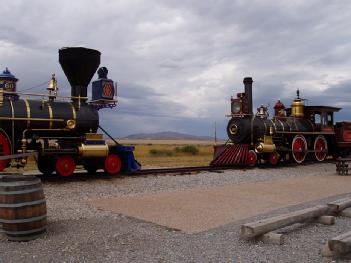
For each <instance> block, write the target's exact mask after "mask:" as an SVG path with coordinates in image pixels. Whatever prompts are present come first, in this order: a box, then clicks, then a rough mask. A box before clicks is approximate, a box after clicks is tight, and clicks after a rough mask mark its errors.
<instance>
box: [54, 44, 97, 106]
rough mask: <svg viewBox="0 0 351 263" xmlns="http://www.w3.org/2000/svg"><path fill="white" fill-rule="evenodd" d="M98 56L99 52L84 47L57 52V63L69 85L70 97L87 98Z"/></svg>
mask: <svg viewBox="0 0 351 263" xmlns="http://www.w3.org/2000/svg"><path fill="white" fill-rule="evenodd" d="M100 55H101V53H100V52H99V51H97V50H94V49H89V48H84V47H65V48H61V49H60V50H59V62H60V64H61V67H62V69H63V72H65V74H66V77H67V79H68V81H69V83H70V84H71V96H73V97H87V87H88V85H89V82H90V80H91V78H92V77H93V76H94V74H95V72H96V70H97V68H98V67H99V65H100ZM73 100H75V99H73Z"/></svg>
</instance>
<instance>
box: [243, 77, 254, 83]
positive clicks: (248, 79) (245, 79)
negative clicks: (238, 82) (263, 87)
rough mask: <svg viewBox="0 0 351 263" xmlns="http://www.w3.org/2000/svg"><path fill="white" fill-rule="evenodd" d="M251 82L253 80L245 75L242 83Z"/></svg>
mask: <svg viewBox="0 0 351 263" xmlns="http://www.w3.org/2000/svg"><path fill="white" fill-rule="evenodd" d="M252 82H253V80H252V78H251V77H245V78H244V80H243V83H244V84H245V83H247V84H250V83H252Z"/></svg>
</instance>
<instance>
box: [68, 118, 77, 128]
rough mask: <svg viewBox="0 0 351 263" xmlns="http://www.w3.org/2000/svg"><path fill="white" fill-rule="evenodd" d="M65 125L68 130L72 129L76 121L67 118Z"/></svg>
mask: <svg viewBox="0 0 351 263" xmlns="http://www.w3.org/2000/svg"><path fill="white" fill-rule="evenodd" d="M66 127H67V128H68V129H70V130H72V129H74V128H75V127H76V121H75V120H68V121H67V126H66Z"/></svg>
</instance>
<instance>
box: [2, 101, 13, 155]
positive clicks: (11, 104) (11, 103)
mask: <svg viewBox="0 0 351 263" xmlns="http://www.w3.org/2000/svg"><path fill="white" fill-rule="evenodd" d="M10 106H11V114H12V115H11V116H12V118H11V119H12V153H14V152H15V120H14V118H15V109H14V108H13V102H12V100H10ZM4 118H6V117H4ZM0 119H1V118H0Z"/></svg>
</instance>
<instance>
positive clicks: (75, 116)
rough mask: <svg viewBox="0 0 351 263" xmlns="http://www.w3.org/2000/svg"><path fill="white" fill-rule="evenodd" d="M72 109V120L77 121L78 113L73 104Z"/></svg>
mask: <svg viewBox="0 0 351 263" xmlns="http://www.w3.org/2000/svg"><path fill="white" fill-rule="evenodd" d="M71 108H72V118H73V120H76V119H77V112H76V109H75V108H74V106H73V104H71Z"/></svg>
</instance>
